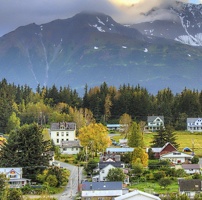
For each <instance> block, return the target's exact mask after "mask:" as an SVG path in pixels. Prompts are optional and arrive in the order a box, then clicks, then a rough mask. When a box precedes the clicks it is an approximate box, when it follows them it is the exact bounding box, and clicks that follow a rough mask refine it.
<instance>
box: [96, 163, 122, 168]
mask: <svg viewBox="0 0 202 200" xmlns="http://www.w3.org/2000/svg"><path fill="white" fill-rule="evenodd" d="M123 164H124V163H123V162H121V161H118V162H99V164H98V168H99V169H103V168H105V167H106V166H107V165H112V166H114V167H117V168H123Z"/></svg>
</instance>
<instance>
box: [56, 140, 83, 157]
mask: <svg viewBox="0 0 202 200" xmlns="http://www.w3.org/2000/svg"><path fill="white" fill-rule="evenodd" d="M60 149H61V153H64V154H78V153H79V152H80V150H81V149H82V146H81V145H80V142H79V140H74V141H62V142H61V145H60Z"/></svg>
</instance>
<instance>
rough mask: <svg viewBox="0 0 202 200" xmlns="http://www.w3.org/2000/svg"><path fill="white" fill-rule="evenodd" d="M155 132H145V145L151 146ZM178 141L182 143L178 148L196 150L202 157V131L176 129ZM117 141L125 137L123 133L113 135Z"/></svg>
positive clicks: (196, 153) (180, 149)
mask: <svg viewBox="0 0 202 200" xmlns="http://www.w3.org/2000/svg"><path fill="white" fill-rule="evenodd" d="M154 134H155V133H145V134H144V143H145V147H150V146H151V142H152V140H153V136H154ZM175 134H176V142H177V143H178V144H179V145H180V146H179V148H178V150H179V151H183V149H184V148H185V147H189V148H191V149H192V150H194V152H195V155H198V156H200V157H202V133H190V132H186V131H176V132H175ZM112 138H113V139H115V140H116V141H119V139H120V138H123V136H121V135H117V136H114V137H112Z"/></svg>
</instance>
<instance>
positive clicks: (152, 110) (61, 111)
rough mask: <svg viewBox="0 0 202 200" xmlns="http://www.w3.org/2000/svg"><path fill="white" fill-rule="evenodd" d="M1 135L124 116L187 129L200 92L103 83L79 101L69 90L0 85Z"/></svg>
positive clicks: (201, 99) (201, 109)
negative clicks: (159, 119)
mask: <svg viewBox="0 0 202 200" xmlns="http://www.w3.org/2000/svg"><path fill="white" fill-rule="evenodd" d="M0 111H1V116H0V132H3V133H5V132H9V131H10V128H9V127H11V126H12V122H13V123H14V124H16V123H17V124H19V122H20V125H23V124H26V123H28V124H29V123H33V122H36V123H38V124H44V125H48V124H50V123H51V122H53V121H65V120H67V121H72V120H74V121H76V118H79V116H82V117H83V118H82V120H80V121H79V123H80V127H81V126H82V125H83V124H85V123H88V122H89V121H91V120H93V118H94V119H95V120H96V122H101V123H118V122H119V119H120V117H121V116H122V115H123V114H125V113H127V114H128V115H130V116H131V117H132V120H133V121H136V122H138V123H139V122H140V121H146V120H147V116H149V115H163V116H164V118H165V124H166V125H171V126H173V127H175V129H181V130H183V129H185V128H186V118H187V117H199V116H201V115H202V91H197V90H190V89H187V88H185V89H184V90H183V91H182V92H181V93H177V94H173V92H172V91H171V90H170V89H169V88H165V89H163V90H160V91H158V93H157V94H156V95H154V94H150V93H149V92H148V91H147V89H146V88H143V87H141V86H140V85H137V86H131V85H129V84H128V85H121V86H120V87H119V88H118V89H117V88H116V87H114V86H108V85H107V84H106V83H105V82H104V83H103V84H101V85H100V86H96V87H93V88H88V86H87V85H86V86H85V88H84V95H83V96H82V97H81V96H79V94H78V93H77V91H76V90H72V89H71V88H70V87H69V86H67V87H60V88H57V87H56V86H55V85H53V86H52V87H50V88H48V87H40V85H38V87H37V88H36V89H34V90H33V89H32V88H30V87H29V86H27V85H24V86H20V85H17V86H16V85H14V84H9V83H8V82H7V81H6V79H3V80H2V81H1V82H0Z"/></svg>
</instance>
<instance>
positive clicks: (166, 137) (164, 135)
mask: <svg viewBox="0 0 202 200" xmlns="http://www.w3.org/2000/svg"><path fill="white" fill-rule="evenodd" d="M167 142H170V143H171V144H172V145H173V146H174V147H175V148H178V147H179V144H178V143H177V142H176V135H175V133H174V131H173V129H172V127H171V126H167V127H166V129H165V128H163V127H161V128H160V130H159V131H158V132H157V134H156V135H154V139H153V141H152V147H163V146H164V145H165V144H166V143H167Z"/></svg>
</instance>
